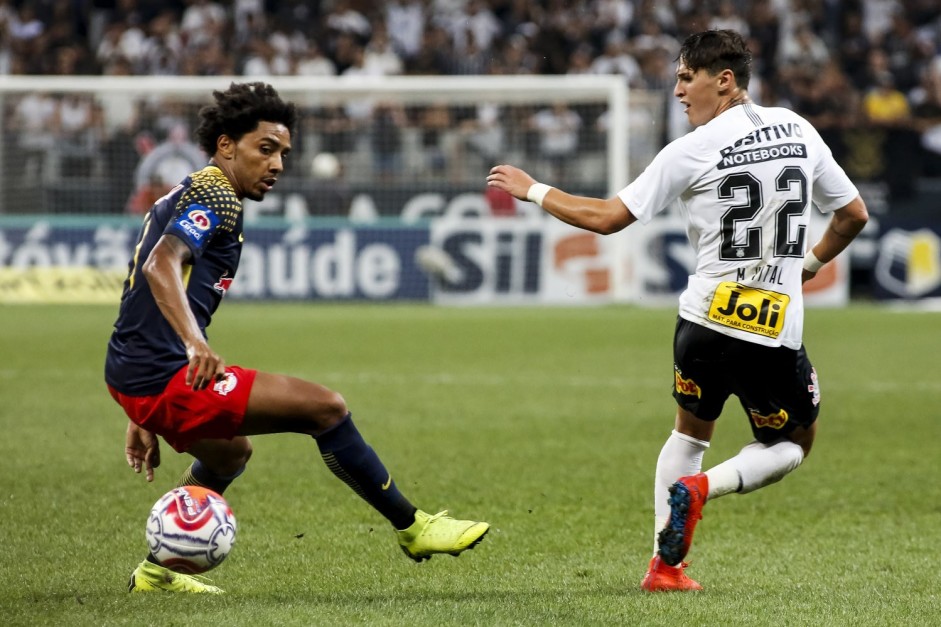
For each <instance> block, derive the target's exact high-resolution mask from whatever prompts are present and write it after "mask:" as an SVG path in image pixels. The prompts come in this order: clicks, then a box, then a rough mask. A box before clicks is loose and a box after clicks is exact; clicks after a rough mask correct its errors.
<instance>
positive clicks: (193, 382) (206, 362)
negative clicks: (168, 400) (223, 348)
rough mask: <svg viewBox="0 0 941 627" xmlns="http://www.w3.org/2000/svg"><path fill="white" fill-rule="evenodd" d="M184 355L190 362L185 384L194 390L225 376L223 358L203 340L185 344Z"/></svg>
mask: <svg viewBox="0 0 941 627" xmlns="http://www.w3.org/2000/svg"><path fill="white" fill-rule="evenodd" d="M186 356H187V358H189V362H190V363H189V367H188V368H187V369H186V385H188V386H189V387H191V388H193V389H194V390H202V389H204V388H205V387H206V386H208V385H209V384H211V383H213V382H214V381H220V380H221V379H223V378H225V360H224V359H222V357H220V356H219V355H217V354H216V352H215V351H214V350H212V349H211V348H210V347H209V344H207V343H206V342H205V341H201V342H194V343H192V344H190V345H189V346H187V347H186Z"/></svg>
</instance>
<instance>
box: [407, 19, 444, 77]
mask: <svg viewBox="0 0 941 627" xmlns="http://www.w3.org/2000/svg"><path fill="white" fill-rule="evenodd" d="M452 51H453V48H452V46H451V38H450V37H449V36H448V33H447V31H446V30H444V29H443V28H441V27H440V26H437V25H434V24H428V25H427V26H426V27H425V31H424V33H423V34H422V46H421V50H420V51H419V52H418V54H417V55H415V56H414V57H410V58H409V59H408V61H407V62H406V66H405V67H406V72H407V73H409V74H417V75H426V76H427V75H438V74H447V73H448V70H449V69H450V64H451V55H452Z"/></svg>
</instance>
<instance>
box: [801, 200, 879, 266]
mask: <svg viewBox="0 0 941 627" xmlns="http://www.w3.org/2000/svg"><path fill="white" fill-rule="evenodd" d="M868 221H869V212H868V211H867V210H866V203H865V202H863V199H862V198H861V197H859V196H857V197H856V198H854V199H853V200H852V201H850V203H849V204H848V205H846V206H845V207H841V208H839V209H837V210H836V211H834V212H833V217H832V218H830V224H829V225H827V230H826V231H824V232H823V237H821V238H820V241H819V242H817V243H816V244H815V245H814V246H813V248H811V249H810V250H809V251H807V255H806V257H805V258H804V272H803V275H802V279H803V280H804V281H808V280H810V279H812V278H813V277H814V276H816V274H817V271H818V270H820V268H821V267H822V266H823V265H824V264H825V263H827V262H829V261H832V260H833V259H834V258H835V257H836V256H837V255H839V254H840V253H841V252H843V251H844V250H845V249H846V247H847V246H849V244H850V242H852V241H853V240H854V239H856V236H857V235H859V233H860V232H861V231H862V230H863V228H865V226H866V223H867V222H868Z"/></svg>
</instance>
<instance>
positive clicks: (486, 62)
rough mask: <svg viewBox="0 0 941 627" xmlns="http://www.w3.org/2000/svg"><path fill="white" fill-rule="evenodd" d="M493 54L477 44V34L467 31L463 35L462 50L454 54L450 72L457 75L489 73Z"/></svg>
mask: <svg viewBox="0 0 941 627" xmlns="http://www.w3.org/2000/svg"><path fill="white" fill-rule="evenodd" d="M492 59H493V55H492V54H491V53H490V52H488V51H487V50H486V49H484V48H481V47H480V46H478V45H477V35H475V34H474V31H467V33H465V35H464V50H463V51H462V52H460V53H458V54H456V55H455V56H454V58H453V59H452V61H451V65H450V70H451V71H450V73H451V74H455V75H458V76H479V75H482V74H487V73H489V69H490V63H491V61H492Z"/></svg>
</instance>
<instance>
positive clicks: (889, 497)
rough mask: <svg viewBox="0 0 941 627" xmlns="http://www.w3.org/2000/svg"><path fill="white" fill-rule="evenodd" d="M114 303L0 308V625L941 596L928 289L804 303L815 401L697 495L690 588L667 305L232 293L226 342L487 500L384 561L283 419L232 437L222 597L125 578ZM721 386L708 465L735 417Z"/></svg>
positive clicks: (391, 451) (133, 535) (722, 450)
mask: <svg viewBox="0 0 941 627" xmlns="http://www.w3.org/2000/svg"><path fill="white" fill-rule="evenodd" d="M114 314H115V308H113V307H92V306H89V307H68V308H67V307H38V306H37V307H34V306H7V307H0V355H2V360H0V583H2V585H0V616H2V617H3V622H4V624H7V625H252V626H258V625H348V624H369V625H442V624H446V625H451V624H454V625H458V624H459V625H475V624H476V625H601V624H611V625H671V626H676V625H853V626H858V625H928V624H938V622H939V621H941V596H939V594H941V593H939V581H941V579H939V575H938V573H937V562H938V555H939V547H941V490H939V480H938V476H939V472H938V471H939V460H941V453H939V451H941V376H939V373H941V356H939V355H941V314H938V313H916V312H897V311H893V310H890V309H887V308H880V307H875V306H864V305H857V306H854V307H850V308H847V309H839V310H812V311H810V312H809V313H808V316H807V325H806V333H805V340H806V342H807V346H808V350H809V354H810V357H811V359H812V360H813V362H814V364H815V365H816V366H817V369H818V372H819V373H820V379H821V385H822V390H823V405H822V407H823V409H822V413H821V418H820V431H819V434H818V439H817V444H816V447H815V450H814V453H813V455H811V456H810V458H809V459H808V460H807V461H806V462H805V464H804V466H803V467H801V468H800V469H799V470H798V471H797V472H795V473H794V474H792V475H791V476H789V477H787V478H786V479H785V480H784V481H783V482H782V483H780V484H777V485H774V486H771V487H769V488H767V489H765V490H761V491H759V492H756V493H754V494H749V495H747V496H737V495H730V496H728V497H725V498H723V499H721V500H717V501H715V502H713V503H710V504H709V505H707V506H706V509H705V512H704V513H705V517H704V519H703V521H702V523H701V524H700V527H699V528H698V531H697V538H696V540H697V541H696V543H695V544H694V546H693V550H692V552H691V554H690V558H691V560H692V563H693V566H692V568H691V569H690V571H689V572H690V574H691V575H692V576H693V577H694V578H696V579H698V580H699V581H700V582H701V583H702V584H703V585H704V586H705V588H706V590H705V592H703V593H700V594H679V595H678V594H665V595H664V594H661V595H648V594H644V593H642V592H640V590H639V589H638V584H639V582H640V579H641V576H642V575H643V572H644V570H645V567H646V564H647V561H648V559H649V557H650V552H651V546H652V529H651V526H652V519H653V509H652V503H651V492H652V480H653V470H654V464H655V461H656V458H657V455H658V453H659V451H660V447H661V445H662V444H663V441H664V440H665V438H666V437H667V435H668V434H669V432H670V429H671V427H672V420H673V411H674V410H673V401H672V399H671V397H670V387H671V384H672V377H673V375H672V362H671V353H670V351H671V348H670V345H671V337H672V331H673V323H674V320H675V312H674V310H665V309H658V310H645V309H636V308H632V307H604V308H589V309H576V308H507V309H490V308H470V309H456V308H455V309H450V308H433V307H427V306H366V305H359V306H345V305H344V306H341V305H318V304H314V303H306V304H281V305H278V304H243V303H228V304H226V306H225V307H223V309H222V310H221V311H220V313H219V315H218V316H217V320H216V322H215V323H214V324H213V326H212V327H211V329H210V339H211V341H212V344H213V346H214V347H215V348H216V350H218V351H219V352H220V353H221V354H223V355H224V356H225V358H226V359H227V361H228V362H229V363H237V364H241V365H246V366H251V367H257V368H259V369H264V370H270V371H276V372H285V373H289V374H293V375H297V376H300V377H304V378H309V379H313V380H315V381H318V382H321V383H324V384H325V385H327V386H330V387H332V388H333V389H336V390H339V391H340V392H342V393H343V394H344V396H345V397H346V399H347V402H348V403H349V405H350V407H351V408H352V410H353V412H354V416H355V417H356V421H357V424H358V425H359V427H360V430H361V431H362V432H363V433H364V435H365V436H366V438H367V440H368V441H369V442H370V443H371V444H372V445H373V447H374V448H376V450H377V451H378V452H379V454H380V455H381V457H382V458H383V460H384V461H385V463H386V465H387V466H388V467H389V469H390V470H391V471H392V473H393V476H394V477H395V478H396V480H397V482H398V483H399V485H400V487H401V488H402V489H403V491H404V492H405V493H406V494H407V495H408V496H409V497H410V498H411V499H412V500H413V501H414V502H415V503H416V504H417V505H418V506H420V507H422V508H423V509H426V510H428V511H432V512H435V511H438V510H439V509H445V508H447V509H450V510H451V513H452V514H453V515H456V516H460V517H471V518H478V517H479V518H481V519H485V520H488V521H490V522H491V523H492V525H493V530H492V531H491V533H490V535H489V536H488V537H487V539H486V540H485V541H484V542H483V543H482V544H481V545H480V546H478V547H477V548H476V549H475V550H473V551H471V552H469V553H466V554H465V555H462V556H461V557H460V558H452V557H449V556H438V557H435V558H434V559H432V560H431V561H430V562H425V563H423V564H415V563H412V562H411V561H410V560H408V559H406V558H405V557H404V556H403V555H402V554H401V552H400V551H399V549H398V547H397V546H396V543H395V538H394V536H393V534H392V532H391V531H390V529H389V528H388V526H387V524H386V523H385V522H384V520H383V519H381V518H380V517H379V516H378V514H376V513H375V512H373V511H372V510H371V509H370V508H369V507H368V506H367V505H365V504H364V503H363V502H361V501H360V500H359V499H358V497H356V496H355V495H354V494H353V493H352V492H351V491H350V490H349V489H348V488H347V487H346V486H345V485H343V484H342V483H341V482H340V481H338V480H337V479H335V478H334V477H333V476H332V475H331V474H330V473H329V471H328V470H327V469H326V468H325V467H324V465H323V464H322V462H321V461H320V458H319V455H318V453H317V449H316V446H315V444H314V443H313V442H312V441H311V440H310V439H308V438H305V437H303V436H298V435H274V436H260V437H256V438H254V439H253V441H254V445H255V455H254V458H253V459H252V462H251V464H250V465H249V470H248V471H247V472H246V473H245V475H244V476H243V477H242V478H241V479H239V481H238V482H236V484H234V485H233V487H232V488H231V489H230V490H229V491H228V493H227V497H228V499H229V501H230V503H231V504H232V507H233V509H234V511H235V514H236V517H237V519H238V523H239V536H238V541H237V544H236V546H235V549H234V550H233V552H232V555H230V557H229V559H228V560H227V561H226V562H225V563H224V564H223V565H222V566H221V567H220V568H218V569H217V570H215V571H213V572H212V573H210V575H211V577H212V578H213V580H214V582H215V583H216V584H217V585H219V586H221V587H223V588H224V589H225V590H226V591H227V594H226V595H224V596H222V597H211V598H204V597H193V596H186V595H156V594H152V595H133V596H132V595H129V594H127V593H126V591H125V584H126V580H127V577H128V574H129V573H130V571H131V569H132V568H133V567H134V565H135V564H136V563H137V562H138V561H139V560H140V559H142V558H143V555H144V553H145V544H144V522H145V519H146V515H147V513H148V511H149V509H150V506H151V505H152V504H153V502H154V501H156V499H157V498H158V497H159V496H160V495H161V494H162V493H163V492H165V491H166V490H168V489H169V488H170V487H172V486H173V485H175V483H176V480H177V478H178V477H179V474H180V472H181V471H182V470H183V469H184V468H185V466H186V465H187V464H188V463H189V459H188V458H187V457H185V456H182V455H176V454H174V453H173V452H172V450H171V449H170V448H169V447H167V446H166V445H164V446H163V449H162V450H163V455H164V463H163V466H162V467H161V468H159V469H158V471H157V479H156V481H155V482H154V483H153V484H147V483H146V482H145V481H144V478H143V475H135V474H134V473H133V472H132V471H131V470H130V469H128V468H127V466H126V464H125V461H124V455H123V434H124V427H125V424H126V422H125V418H124V417H123V413H122V412H121V410H120V408H119V407H118V406H117V405H116V404H115V403H114V402H113V401H112V400H111V398H110V396H109V395H108V393H107V391H106V389H105V386H104V383H103V381H102V360H103V355H104V349H105V343H106V341H107V337H108V334H109V332H110V326H111V322H112V321H113V318H114ZM748 437H749V432H748V428H747V423H746V420H745V418H744V416H743V415H742V412H741V410H740V408H739V407H738V405H737V402H734V401H731V402H729V403H728V404H727V407H726V412H725V414H724V415H723V416H722V418H721V419H720V422H719V426H718V428H717V432H716V437H715V440H714V442H713V446H712V448H711V449H710V450H709V452H708V453H707V455H706V458H705V465H706V467H710V466H712V465H714V464H716V463H718V462H719V461H722V460H724V459H726V458H727V457H729V456H731V455H732V454H734V453H735V452H736V451H737V450H738V449H739V448H740V447H741V446H742V445H743V444H744V443H745V442H746V441H747V439H748Z"/></svg>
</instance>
